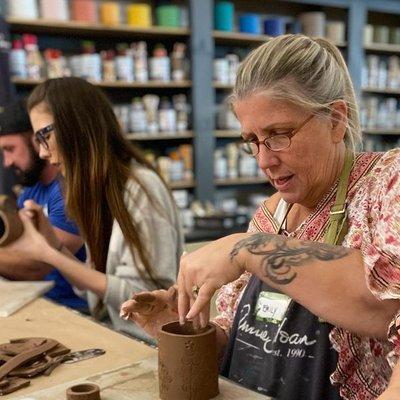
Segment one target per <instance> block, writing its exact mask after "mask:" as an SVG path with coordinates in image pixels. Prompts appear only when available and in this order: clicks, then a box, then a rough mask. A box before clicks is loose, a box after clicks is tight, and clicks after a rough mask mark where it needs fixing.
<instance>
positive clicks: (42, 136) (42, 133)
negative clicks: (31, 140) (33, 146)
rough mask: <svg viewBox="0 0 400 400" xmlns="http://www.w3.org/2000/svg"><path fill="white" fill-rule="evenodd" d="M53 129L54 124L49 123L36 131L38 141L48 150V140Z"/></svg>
mask: <svg viewBox="0 0 400 400" xmlns="http://www.w3.org/2000/svg"><path fill="white" fill-rule="evenodd" d="M52 131H54V124H50V125H47V126H45V127H44V128H42V129H39V130H38V131H36V132H35V140H36V142H37V143H39V144H41V145H42V146H43V147H44V148H45V149H46V150H48V149H49V144H48V143H47V141H48V140H49V137H50V134H51V132H52Z"/></svg>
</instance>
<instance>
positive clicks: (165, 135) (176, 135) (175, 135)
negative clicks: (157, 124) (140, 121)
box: [125, 131, 194, 141]
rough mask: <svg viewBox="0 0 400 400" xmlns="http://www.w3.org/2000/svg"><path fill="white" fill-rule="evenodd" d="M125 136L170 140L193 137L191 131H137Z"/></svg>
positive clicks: (138, 138)
mask: <svg viewBox="0 0 400 400" xmlns="http://www.w3.org/2000/svg"><path fill="white" fill-rule="evenodd" d="M125 137H126V138H127V139H129V140H142V141H147V140H172V139H192V138H193V137H194V134H193V131H184V132H158V133H156V134H154V133H148V132H138V133H127V134H126V135H125Z"/></svg>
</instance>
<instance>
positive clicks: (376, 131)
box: [362, 127, 400, 135]
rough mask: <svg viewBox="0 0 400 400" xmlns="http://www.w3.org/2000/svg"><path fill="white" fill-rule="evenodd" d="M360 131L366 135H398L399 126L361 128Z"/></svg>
mask: <svg viewBox="0 0 400 400" xmlns="http://www.w3.org/2000/svg"><path fill="white" fill-rule="evenodd" d="M362 132H363V133H365V134H366V135H400V127H399V128H373V129H363V130H362Z"/></svg>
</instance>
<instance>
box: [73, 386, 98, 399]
mask: <svg viewBox="0 0 400 400" xmlns="http://www.w3.org/2000/svg"><path fill="white" fill-rule="evenodd" d="M67 400H100V388H99V387H98V386H97V385H95V384H93V383H82V384H81V385H74V386H71V387H70V388H68V389H67Z"/></svg>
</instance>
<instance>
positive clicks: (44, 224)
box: [23, 200, 61, 249]
mask: <svg viewBox="0 0 400 400" xmlns="http://www.w3.org/2000/svg"><path fill="white" fill-rule="evenodd" d="M23 210H24V211H25V213H26V215H28V216H29V217H30V218H31V220H32V222H33V223H34V225H35V226H36V229H37V230H38V231H39V232H40V233H41V234H42V235H43V236H44V237H45V238H46V240H47V242H48V243H49V244H50V246H51V247H54V248H55V249H58V248H59V247H60V244H61V243H60V241H59V240H58V238H57V236H56V234H55V232H54V229H53V227H52V226H51V224H50V221H49V219H48V218H47V217H46V216H45V215H44V213H43V208H42V207H41V206H40V205H39V204H37V203H35V202H34V201H33V200H26V201H25V202H24V208H23Z"/></svg>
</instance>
